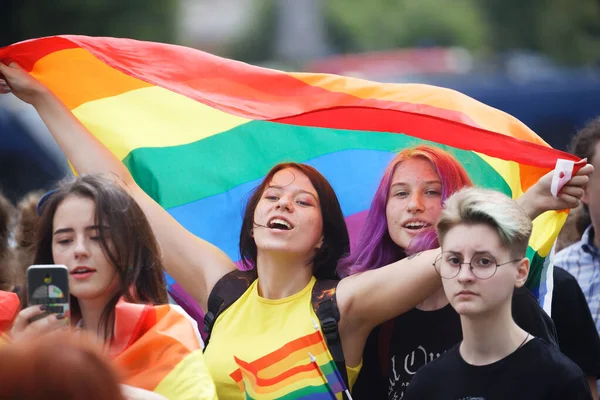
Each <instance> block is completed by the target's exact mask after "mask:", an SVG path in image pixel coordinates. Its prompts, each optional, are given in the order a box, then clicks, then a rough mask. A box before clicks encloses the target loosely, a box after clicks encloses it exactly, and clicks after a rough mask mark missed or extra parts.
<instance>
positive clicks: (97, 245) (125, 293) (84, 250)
mask: <svg viewBox="0 0 600 400" xmlns="http://www.w3.org/2000/svg"><path fill="white" fill-rule="evenodd" d="M35 243H36V247H35V251H34V258H33V264H62V265H66V266H67V267H70V266H71V265H73V267H72V268H71V269H70V270H69V272H70V276H71V278H70V280H69V289H70V292H71V318H72V320H73V321H74V323H76V324H78V326H82V327H85V328H86V330H89V331H90V332H93V333H96V334H97V335H98V336H99V337H100V338H101V339H103V341H105V342H108V343H110V341H111V340H112V339H113V333H114V320H115V306H116V305H117V302H118V301H119V300H120V299H123V300H124V301H127V302H129V303H143V304H146V303H147V304H166V303H167V302H168V298H167V289H166V284H165V280H164V276H163V273H162V263H161V260H160V252H159V249H158V244H157V243H156V239H155V238H154V235H153V234H152V228H150V224H149V223H148V221H147V220H146V218H145V217H144V213H143V212H142V210H141V209H140V208H139V206H138V205H137V203H136V202H135V201H134V200H133V199H132V198H131V197H130V196H129V195H127V193H125V192H124V191H123V189H122V188H121V187H120V186H118V185H116V184H115V183H113V182H111V181H110V180H108V179H106V178H102V177H99V176H93V175H86V176H81V177H79V178H76V179H74V180H67V181H65V182H63V183H62V184H61V185H60V186H59V187H58V189H57V190H56V191H55V192H53V193H52V195H51V196H49V199H48V201H47V202H46V203H45V204H44V207H43V212H42V214H41V216H40V219H39V221H38V228H37V235H36V240H35ZM88 275H90V278H91V279H85V278H88ZM80 277H82V279H80ZM100 306H102V307H100ZM36 308H37V307H36ZM48 318H52V317H48ZM36 323H38V322H34V323H32V324H29V326H32V325H35V324H36ZM39 324H43V322H39ZM16 328H17V329H18V327H16Z"/></svg>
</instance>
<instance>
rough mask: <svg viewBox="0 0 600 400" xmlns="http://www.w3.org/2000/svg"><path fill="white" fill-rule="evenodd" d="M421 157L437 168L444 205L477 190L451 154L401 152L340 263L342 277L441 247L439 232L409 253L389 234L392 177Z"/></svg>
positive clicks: (424, 236) (419, 240)
mask: <svg viewBox="0 0 600 400" xmlns="http://www.w3.org/2000/svg"><path fill="white" fill-rule="evenodd" d="M415 157H421V158H424V159H426V160H428V161H429V162H431V164H432V165H433V168H434V169H435V171H436V172H437V174H438V176H439V177H440V180H441V182H442V204H443V203H444V202H445V201H446V199H447V198H448V197H450V195H451V194H452V193H454V192H456V191H458V190H460V189H462V188H463V187H465V186H473V183H472V182H471V179H470V178H469V175H468V174H467V171H465V169H464V168H463V167H462V165H461V164H460V163H459V162H458V161H457V160H456V159H455V158H454V157H453V156H452V155H451V154H450V153H448V152H446V151H444V150H442V149H440V148H437V147H429V146H417V147H412V148H409V149H405V150H403V151H401V152H400V153H399V154H398V155H397V156H396V157H395V158H394V159H393V160H392V161H391V162H390V163H389V164H388V166H387V168H386V169H385V172H384V173H383V178H382V179H381V182H380V183H379V187H378V188H377V191H376V192H375V196H374V197H373V201H372V202H371V207H370V208H369V213H368V215H367V219H366V221H365V224H364V226H363V228H362V230H361V234H360V237H359V239H358V243H357V245H356V248H355V249H354V251H352V253H351V254H350V255H348V256H346V257H344V258H342V259H341V260H340V262H339V263H338V268H337V270H338V274H339V275H340V276H341V277H345V276H348V275H352V274H355V273H358V272H362V271H367V270H370V269H375V268H379V267H382V266H384V265H387V264H390V263H393V262H395V261H398V260H400V259H402V258H404V257H405V256H406V255H408V254H413V253H416V252H419V251H423V250H427V249H433V248H436V247H438V239H437V234H436V232H435V229H429V230H427V231H426V232H423V233H421V234H420V235H417V236H416V237H415V238H414V239H413V240H412V242H411V244H410V247H409V248H408V249H403V248H401V247H399V246H398V245H396V244H395V243H394V242H393V241H392V238H391V237H390V234H389V232H388V226H387V218H386V206H387V201H388V197H389V194H390V186H391V183H392V176H393V175H394V171H396V167H397V166H398V165H399V164H400V163H401V162H403V161H406V160H408V159H411V158H415Z"/></svg>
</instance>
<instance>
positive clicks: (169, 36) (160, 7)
mask: <svg viewBox="0 0 600 400" xmlns="http://www.w3.org/2000/svg"><path fill="white" fill-rule="evenodd" d="M2 4H3V15H5V16H6V17H5V18H3V21H2V24H0V46H4V45H8V44H11V43H15V42H18V41H21V40H25V39H30V38H35V37H41V36H50V35H57V34H80V35H90V36H114V37H129V38H134V39H140V40H151V41H157V42H173V40H174V39H175V30H174V27H175V23H176V12H177V4H178V1H177V0H151V1H149V0H52V1H45V0H3V1H2Z"/></svg>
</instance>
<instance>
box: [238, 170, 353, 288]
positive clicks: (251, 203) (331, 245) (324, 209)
mask: <svg viewBox="0 0 600 400" xmlns="http://www.w3.org/2000/svg"><path fill="white" fill-rule="evenodd" d="M287 168H293V169H295V170H297V171H299V172H301V173H303V174H304V175H306V177H307V178H308V179H309V180H310V182H311V183H312V185H313V186H314V187H315V190H316V191H317V195H318V196H319V203H320V206H321V217H322V218H323V244H322V246H321V247H320V248H319V249H318V250H317V252H316V254H315V256H314V257H313V259H312V260H310V262H312V264H313V275H314V276H315V277H316V278H318V279H337V278H338V277H337V274H336V271H335V270H336V266H337V263H338V261H339V260H340V258H341V257H342V256H343V255H345V254H346V253H348V252H349V251H350V238H349V236H348V229H347V228H346V221H345V220H344V214H343V213H342V208H341V207H340V203H339V201H338V198H337V196H336V194H335V192H334V190H333V188H332V187H331V185H330V184H329V182H328V181H327V179H325V177H324V176H323V175H321V173H320V172H319V171H317V170H316V169H314V168H313V167H311V166H309V165H305V164H297V163H281V164H278V165H276V166H274V167H273V168H272V169H271V170H270V171H269V173H268V174H267V176H265V179H263V181H262V183H261V184H260V185H259V186H258V187H256V188H255V189H254V190H253V191H252V193H251V196H250V199H249V200H248V203H247V204H246V210H245V212H244V219H243V222H242V230H241V233H240V255H241V256H242V262H243V264H244V265H245V266H246V267H247V268H254V267H255V266H256V257H257V248H256V243H255V242H254V238H253V237H252V229H253V228H254V210H255V209H256V206H257V205H258V202H259V201H260V198H261V196H262V194H263V192H264V191H265V189H266V188H267V186H268V185H269V184H270V183H271V180H272V179H273V176H274V175H275V174H276V173H277V172H279V171H281V170H283V169H287Z"/></svg>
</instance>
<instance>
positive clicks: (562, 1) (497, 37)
mask: <svg viewBox="0 0 600 400" xmlns="http://www.w3.org/2000/svg"><path fill="white" fill-rule="evenodd" d="M481 8H482V10H483V11H484V12H485V13H486V19H487V23H488V25H489V26H490V27H491V32H492V36H491V43H490V44H491V46H492V47H493V48H494V49H496V50H499V51H503V50H508V49H511V48H524V49H528V50H534V51H540V52H543V53H545V54H547V55H548V56H550V57H552V58H553V59H555V60H557V61H559V62H562V63H566V64H582V63H590V62H598V61H600V1H598V0H578V1H577V2H572V1H570V0H535V1H521V0H484V1H482V2H481Z"/></svg>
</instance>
